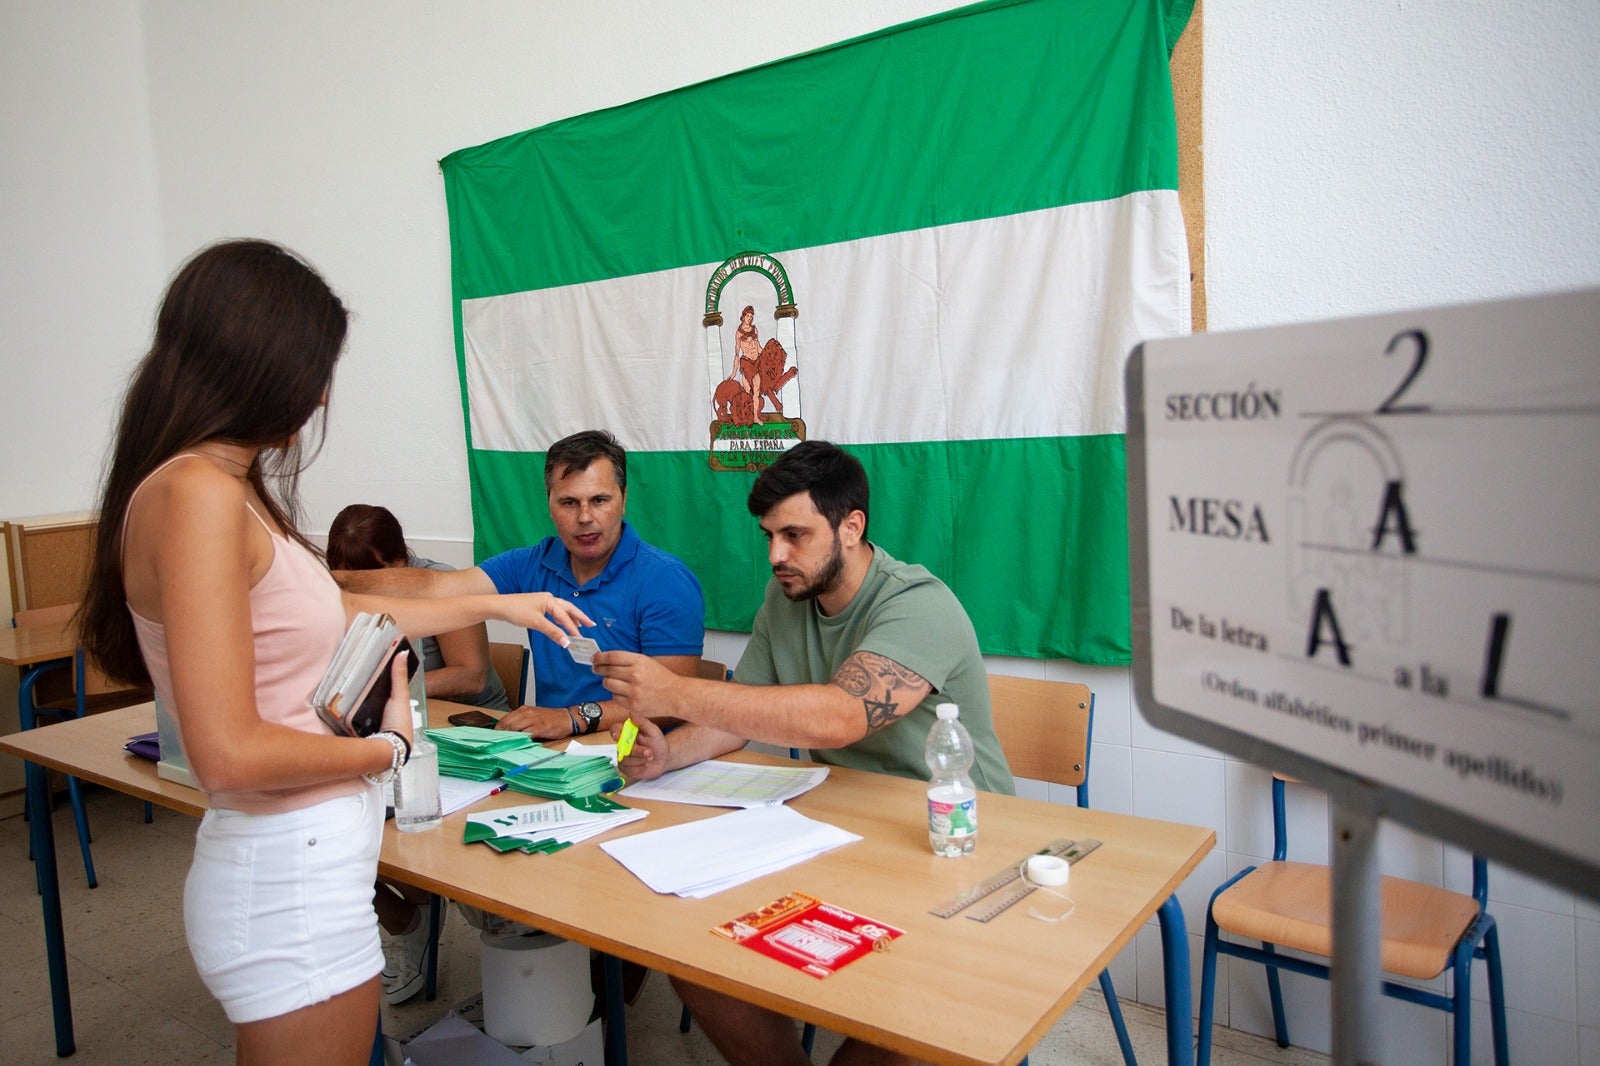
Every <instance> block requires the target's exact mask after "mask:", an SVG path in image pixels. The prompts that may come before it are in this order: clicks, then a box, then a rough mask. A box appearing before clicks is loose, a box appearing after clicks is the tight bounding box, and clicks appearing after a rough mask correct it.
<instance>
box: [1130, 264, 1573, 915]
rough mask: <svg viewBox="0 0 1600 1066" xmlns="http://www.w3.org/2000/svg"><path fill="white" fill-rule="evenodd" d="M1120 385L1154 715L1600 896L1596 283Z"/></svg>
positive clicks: (1180, 343)
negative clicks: (1374, 791)
mask: <svg viewBox="0 0 1600 1066" xmlns="http://www.w3.org/2000/svg"><path fill="white" fill-rule="evenodd" d="M1127 378H1128V389H1127V395H1128V407H1129V411H1128V416H1129V417H1128V470H1129V511H1130V539H1131V546H1132V583H1133V588H1132V591H1133V600H1134V639H1135V659H1134V661H1135V680H1136V686H1137V690H1138V696H1139V701H1140V704H1141V708H1142V710H1143V712H1144V713H1145V715H1146V717H1147V718H1149V719H1150V721H1151V722H1152V723H1153V724H1155V725H1156V726H1158V727H1160V728H1163V729H1166V730H1169V731H1171V732H1174V733H1178V734H1180V735H1184V736H1188V737H1191V738H1192V739H1195V740H1198V741H1200V742H1202V743H1206V744H1209V745H1211V746H1212V747H1216V748H1219V749H1221V750H1223V751H1226V752H1229V753H1231V754H1235V755H1238V756H1240V757H1243V758H1246V759H1249V760H1250V761H1252V762H1256V763H1261V764H1266V765H1271V766H1273V767H1274V768H1276V769H1282V770H1284V771H1286V772H1289V773H1296V774H1299V775H1302V776H1307V777H1311V778H1313V779H1314V780H1317V781H1318V782H1319V783H1321V784H1323V785H1324V786H1325V787H1329V788H1330V789H1332V790H1335V791H1338V790H1339V789H1345V790H1349V789H1353V788H1363V789H1368V791H1370V788H1369V786H1370V785H1376V786H1377V788H1378V790H1379V793H1380V796H1381V801H1380V803H1379V807H1380V808H1381V813H1382V814H1383V815H1384V816H1385V817H1388V818H1391V819H1394V820H1397V821H1402V822H1406V823H1408V824H1412V825H1417V826H1419V827H1420V828H1423V829H1426V830H1427V831H1429V832H1431V833H1434V834H1435V835H1438V836H1441V837H1444V838H1446V839H1450V840H1453V841H1455V842H1456V843H1460V844H1462V845H1464V846H1467V847H1470V848H1473V849H1474V850H1478V851H1482V852H1484V853H1486V854H1491V855H1495V856H1497V857H1499V858H1502V859H1507V860H1509V861H1511V862H1513V863H1514V864H1516V865H1519V866H1522V867H1524V868H1526V869H1529V870H1532V871H1534V872H1536V873H1539V874H1541V875H1542V876H1545V877H1548V878H1551V879H1554V880H1558V881H1561V882H1563V883H1565V884H1567V885H1568V886H1569V887H1572V888H1574V889H1576V890H1578V891H1581V892H1583V893H1585V894H1588V895H1595V894H1597V893H1600V290H1592V291H1584V292H1576V293H1567V294H1560V295H1554V296H1548V297H1537V298H1531V299H1523V300H1509V301H1501V302H1495V303H1488V304H1478V305H1471V306H1464V307H1452V308H1441V309H1434V310H1426V311H1419V312H1414V313H1406V314H1396V315H1381V316H1375V317H1371V318H1361V319H1351V320H1345V321H1336V322H1326V323H1317V324H1311V325H1305V326H1294V327H1287V328H1282V329H1265V330H1254V331H1248V332H1240V333H1232V334H1228V333H1213V334H1201V335H1196V336H1192V337H1183V338H1176V339H1172V340H1162V341H1149V342H1146V343H1145V344H1143V345H1141V346H1140V347H1139V348H1138V349H1135V351H1134V354H1133V356H1132V358H1131V359H1130V360H1129V364H1128V373H1127Z"/></svg>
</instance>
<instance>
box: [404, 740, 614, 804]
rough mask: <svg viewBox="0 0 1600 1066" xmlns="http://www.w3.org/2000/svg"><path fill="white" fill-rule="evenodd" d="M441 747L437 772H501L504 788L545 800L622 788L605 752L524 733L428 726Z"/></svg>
mask: <svg viewBox="0 0 1600 1066" xmlns="http://www.w3.org/2000/svg"><path fill="white" fill-rule="evenodd" d="M428 739H429V740H431V741H433V742H434V743H435V744H437V745H438V746H439V772H440V773H441V774H446V775H448V776H450V777H460V778H465V779H466V780H468V781H488V780H490V779H491V778H495V777H500V776H502V775H503V776H504V777H505V779H506V787H507V788H512V789H516V790H517V791H518V792H526V793H528V794H529V795H533V796H544V797H547V798H549V799H579V798H582V797H584V796H597V795H600V794H601V793H604V792H614V791H616V790H617V789H619V788H621V787H622V776H621V775H620V774H618V773H617V767H616V763H614V762H612V761H611V759H609V758H607V757H606V756H604V755H568V754H567V753H565V752H560V751H555V750H553V749H551V748H547V747H545V746H544V745H543V744H536V743H534V740H533V738H532V737H530V736H529V735H528V734H526V733H516V732H510V731H502V730H498V729H481V728H479V727H477V726H466V725H458V726H451V727H450V728H448V729H430V730H428Z"/></svg>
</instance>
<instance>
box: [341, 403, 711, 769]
mask: <svg viewBox="0 0 1600 1066" xmlns="http://www.w3.org/2000/svg"><path fill="white" fill-rule="evenodd" d="M544 487H545V492H546V493H547V495H548V497H549V502H550V518H551V520H552V521H553V522H554V523H555V527H556V536H553V537H546V538H545V539H544V540H542V541H540V542H539V543H538V544H535V545H533V546H532V547H528V548H513V549H512V550H511V551H508V552H503V553H501V554H499V555H496V556H494V557H493V558H490V559H485V560H484V561H483V562H482V563H481V564H479V565H478V566H475V567H472V568H470V569H466V570H452V571H439V570H420V569H407V568H395V569H387V570H359V571H341V572H340V573H339V574H338V577H339V580H340V583H341V584H344V585H345V587H347V588H349V589H351V590H352V591H355V592H377V593H384V594H387V595H391V596H470V595H480V594H487V593H491V592H499V593H514V592H549V593H552V594H553V595H556V596H559V597H561V598H562V599H564V600H569V601H571V602H572V603H574V604H576V605H577V606H578V607H579V608H581V609H582V610H583V613H584V614H586V615H588V616H589V617H590V618H592V619H594V622H595V625H594V628H592V629H586V630H584V631H583V635H584V636H586V637H591V638H593V639H594V641H595V642H596V643H597V644H599V645H600V650H602V651H633V652H641V653H643V654H645V655H648V656H651V657H652V658H654V659H656V660H657V661H659V662H660V663H661V664H662V665H663V666H665V667H666V668H667V669H669V670H671V671H672V672H673V673H677V674H683V675H684V676H686V677H693V676H695V672H696V671H697V669H698V668H699V665H700V653H701V651H702V650H703V648H704V643H705V599H704V597H703V596H702V594H701V592H700V582H699V581H698V580H696V578H695V576H694V574H693V573H692V572H691V571H690V570H689V568H688V567H687V566H685V565H684V564H683V563H682V562H681V561H680V560H679V559H678V558H677V557H676V556H674V555H670V554H668V553H667V552H664V551H662V550H661V549H660V548H657V547H655V546H653V545H650V544H646V543H645V542H644V541H643V540H641V539H639V534H638V533H636V532H634V530H633V527H632V526H630V525H628V523H627V522H626V521H624V518H623V516H624V514H625V512H626V510H627V498H628V456H627V453H626V452H625V451H624V450H623V448H622V445H620V444H618V443H617V440H616V438H615V437H613V436H612V435H611V434H609V433H607V432H605V431H604V430H584V431H583V432H581V433H574V434H573V435H572V436H570V437H563V438H562V439H561V440H558V441H556V442H555V443H554V444H552V445H551V446H550V450H549V451H548V452H546V453H545V460H544ZM528 645H529V647H530V648H531V649H532V652H533V691H534V700H533V703H532V704H531V705H526V706H522V707H518V708H517V709H516V710H514V711H512V712H511V713H509V714H507V715H506V716H505V717H504V718H502V719H501V720H500V724H499V728H501V729H517V730H521V731H523V732H525V733H531V734H532V735H533V736H535V737H538V738H539V739H541V740H555V739H559V738H562V737H571V736H580V735H583V734H587V733H594V732H599V731H602V730H606V729H609V728H610V727H611V726H613V725H620V724H621V723H622V721H623V720H624V719H625V718H626V717H627V715H625V714H622V713H620V712H617V711H614V710H612V708H611V694H610V693H609V692H607V691H606V688H605V685H604V684H602V683H601V678H600V676H599V675H598V674H596V673H594V672H593V671H592V670H591V669H590V668H589V667H588V666H586V665H584V664H582V663H579V662H576V661H574V660H573V658H572V656H571V655H569V654H568V653H567V652H566V651H565V650H564V649H562V648H560V647H558V646H557V645H556V644H555V642H554V641H550V640H546V639H544V638H543V636H542V635H541V636H540V638H539V639H537V640H534V639H531V634H530V640H529V641H528Z"/></svg>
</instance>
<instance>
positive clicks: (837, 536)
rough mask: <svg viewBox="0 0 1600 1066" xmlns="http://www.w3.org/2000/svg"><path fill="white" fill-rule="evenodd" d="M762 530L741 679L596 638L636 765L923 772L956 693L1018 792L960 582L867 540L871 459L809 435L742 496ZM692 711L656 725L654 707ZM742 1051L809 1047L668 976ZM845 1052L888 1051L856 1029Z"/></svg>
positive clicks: (979, 779)
mask: <svg viewBox="0 0 1600 1066" xmlns="http://www.w3.org/2000/svg"><path fill="white" fill-rule="evenodd" d="M747 503H748V506H749V508H750V513H751V514H752V515H755V516H756V518H757V519H759V521H760V525H761V531H762V533H764V534H765V535H766V537H767V543H768V549H767V557H768V560H769V561H770V562H771V564H772V580H771V581H770V582H769V583H768V585H767V591H766V598H765V600H764V601H763V602H762V605H761V610H760V612H759V613H758V614H757V615H756V620H755V625H754V628H753V629H752V632H751V634H750V643H749V644H748V645H747V646H746V648H745V651H744V654H743V655H742V656H741V657H740V659H739V665H738V666H737V667H736V668H735V669H734V674H733V680H734V682H735V683H734V684H731V685H730V684H726V683H723V682H716V681H704V680H700V679H696V678H686V677H682V676H679V675H676V674H673V673H671V672H669V671H668V670H666V669H665V668H663V667H662V666H661V665H660V664H658V663H655V662H653V661H652V660H651V659H649V658H648V657H646V656H643V655H634V654H631V653H628V652H602V653H600V654H598V655H596V656H595V660H594V665H595V670H596V671H597V672H598V673H600V674H601V675H602V676H603V677H604V679H605V686H606V688H607V689H609V690H610V691H611V692H612V694H613V696H614V697H615V699H616V702H617V705H618V708H619V709H625V710H627V711H628V712H629V714H630V715H631V716H632V717H633V720H634V722H635V723H636V724H637V725H638V726H639V739H638V741H637V742H636V743H635V745H634V749H633V753H632V754H631V755H629V756H628V757H627V758H626V759H624V760H623V762H622V766H621V769H622V772H623V773H624V775H626V777H627V778H628V780H630V781H637V780H648V779H650V778H654V777H658V776H660V775H661V774H662V773H665V772H666V771H668V770H675V769H678V768H679V767H682V766H688V765H690V764H692V763H696V762H700V761H701V760H703V759H710V758H715V757H716V756H718V755H722V754H725V753H726V752H730V751H734V750H736V749H738V748H741V747H743V746H744V745H745V743H746V742H747V741H749V740H759V741H762V742H765V743H768V744H775V745H778V746H779V747H794V748H809V749H810V751H811V755H812V758H814V759H816V760H817V761H819V762H824V763H830V764H833V765H836V766H849V767H854V768H856V769H862V770H872V771H877V772H881V773H890V774H896V775H898V776H901V777H912V778H919V779H923V780H926V779H927V777H928V767H927V763H926V761H925V760H924V758H923V746H924V744H925V743H926V740H927V736H928V730H929V729H930V728H932V726H933V722H934V719H935V715H934V707H935V706H936V705H937V704H940V703H954V704H956V705H957V706H958V707H960V709H961V721H962V724H964V725H965V726H966V727H967V731H968V732H969V733H970V734H972V740H973V743H974V745H975V746H976V748H977V759H976V760H975V761H974V763H973V766H972V770H971V776H972V782H973V784H975V785H976V786H977V787H978V788H980V789H983V790H985V791H990V792H1004V793H1011V792H1013V791H1014V790H1015V787H1014V785H1013V783H1012V780H1011V770H1010V768H1009V767H1008V766H1007V765H1006V760H1005V756H1004V755H1003V754H1002V753H1001V751H1000V742H999V741H998V740H997V739H996V738H995V734H994V722H993V718H992V716H991V715H990V710H989V682H988V675H987V674H986V673H985V670H984V665H983V656H982V653H981V652H980V651H979V650H978V640H977V636H976V635H975V634H974V632H973V629H972V623H971V621H970V620H969V619H968V618H967V614H966V611H965V610H963V609H962V607H961V604H960V602H959V601H958V600H957V599H956V597H955V594H954V593H952V592H951V591H950V589H949V588H948V587H946V586H945V584H944V583H943V582H942V581H940V580H939V579H938V578H936V577H934V576H933V575H932V574H930V573H929V572H928V571H927V570H926V569H924V568H923V567H921V566H915V565H912V564H908V563H902V562H900V561H899V560H897V559H894V558H893V557H891V556H890V555H889V553H888V552H886V551H884V550H883V548H881V547H879V546H877V545H875V544H873V543H871V542H870V541H868V540H867V505H868V485H867V474H866V471H865V470H864V469H863V468H862V466H861V463H860V462H859V461H858V460H857V459H856V458H855V457H854V456H852V455H850V454H848V453H847V452H845V451H844V450H843V449H841V448H839V447H837V446H836V445H833V444H829V443H827V442H826V441H806V442H804V443H802V444H799V445H797V446H795V447H794V448H792V449H790V450H789V451H788V452H787V453H785V455H784V456H783V458H781V459H779V460H778V461H777V462H776V463H774V464H773V465H772V466H770V467H768V468H767V469H766V470H764V471H763V472H762V473H761V475H760V476H759V477H758V478H756V482H755V485H754V486H753V487H752V488H751V490H750V497H749V500H748V501H747ZM647 715H648V716H655V717H675V718H680V719H683V721H684V724H683V725H681V726H679V727H678V728H677V729H675V730H673V731H672V732H671V733H670V734H663V733H662V732H661V731H660V730H659V729H657V728H656V727H655V725H654V724H653V723H651V722H650V720H649V718H648V717H645V716H647ZM673 984H674V986H675V987H677V989H678V994H679V996H680V997H681V998H682V999H683V1001H684V1003H685V1004H686V1005H688V1007H689V1008H690V1010H691V1011H693V1013H694V1016H695V1017H696V1018H697V1019H698V1020H699V1022H700V1024H701V1026H702V1027H703V1028H704V1030H705V1032H706V1035H707V1036H709V1037H710V1038H711V1041H712V1043H714V1044H715V1045H716V1046H717V1049H718V1050H719V1051H721V1052H722V1054H723V1056H724V1057H726V1058H727V1059H728V1060H729V1061H730V1062H733V1063H744V1062H749V1063H778V1062H789V1061H792V1062H795V1063H800V1062H804V1061H806V1059H805V1058H804V1057H803V1055H802V1051H801V1048H800V1044H799V1041H798V1040H797V1039H796V1037H795V1030H794V1024H793V1022H792V1021H790V1020H789V1019H788V1018H785V1017H784V1016H782V1015H781V1014H778V1013H776V1012H774V1011H770V1010H766V1009H765V1008H762V1007H757V1006H755V1005H753V1004H749V1003H744V1002H742V1001H740V1000H737V999H734V998H733V997H731V996H727V995H724V994H722V993H719V992H713V991H711V990H710V989H706V988H702V987H699V986H696V985H691V984H689V983H687V982H683V981H677V980H674V982H673ZM839 1054H840V1055H844V1056H846V1057H845V1058H844V1059H839V1060H836V1061H849V1062H867V1061H874V1062H895V1061H900V1060H899V1058H898V1057H897V1056H895V1055H894V1054H892V1053H890V1052H888V1051H885V1050H883V1049H881V1048H875V1047H871V1046H869V1045H866V1044H862V1043H859V1042H857V1041H853V1040H851V1041H846V1043H845V1045H844V1047H842V1048H841V1049H840V1052H839Z"/></svg>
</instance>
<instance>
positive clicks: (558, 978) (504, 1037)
mask: <svg viewBox="0 0 1600 1066" xmlns="http://www.w3.org/2000/svg"><path fill="white" fill-rule="evenodd" d="M480 941H481V943H482V945H483V1031H484V1032H485V1033H488V1034H489V1035H490V1036H492V1037H494V1038H495V1039H496V1040H498V1041H500V1043H502V1044H506V1045H509V1046H511V1047H532V1046H534V1045H535V1044H547V1045H548V1044H564V1043H566V1042H567V1041H568V1040H571V1039H572V1038H573V1037H575V1036H577V1035H578V1034H579V1033H581V1032H583V1027H584V1026H585V1025H588V1024H589V1017H590V1015H592V1014H593V1013H594V993H593V992H592V991H591V990H590V988H589V949H588V948H586V947H584V946H583V945H582V944H579V943H577V942H576V941H572V940H563V939H561V938H560V937H558V936H551V935H550V934H549V933H532V934H529V935H527V936H512V937H491V936H490V935H489V934H488V933H483V934H481V936H480Z"/></svg>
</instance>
